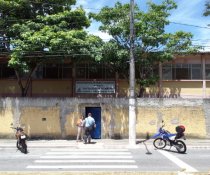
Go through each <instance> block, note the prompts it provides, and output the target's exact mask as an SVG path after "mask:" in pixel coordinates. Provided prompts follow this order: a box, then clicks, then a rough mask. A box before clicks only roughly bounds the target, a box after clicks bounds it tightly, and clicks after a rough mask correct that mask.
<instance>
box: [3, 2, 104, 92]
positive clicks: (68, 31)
mask: <svg viewBox="0 0 210 175" xmlns="http://www.w3.org/2000/svg"><path fill="white" fill-rule="evenodd" d="M74 4H75V0H51V1H50V2H49V1H47V0H33V1H30V0H0V14H1V15H0V28H1V31H0V37H1V38H2V40H3V41H2V43H4V44H3V46H4V51H7V52H8V53H9V55H10V60H9V65H10V66H11V67H13V68H14V69H15V71H16V75H17V78H18V83H19V85H20V88H21V90H22V96H25V95H26V93H27V88H28V86H29V83H30V81H29V80H30V77H31V75H32V73H33V71H34V70H35V68H36V67H37V65H39V64H40V63H43V62H45V61H46V60H48V59H50V58H53V59H55V58H58V60H61V59H63V58H66V57H69V58H71V59H73V58H81V57H85V58H95V57H97V55H96V53H97V49H98V48H100V46H101V44H102V40H101V39H100V38H99V37H96V36H93V35H89V34H88V33H87V32H86V31H85V30H84V29H85V28H87V27H89V26H90V20H89V19H88V18H87V16H86V13H85V11H84V9H82V7H80V8H77V9H75V10H73V9H72V7H71V6H72V5H74ZM5 43H6V44H5ZM26 73H27V75H28V80H27V83H26V84H25V86H24V85H23V83H22V81H21V76H22V75H23V74H26Z"/></svg>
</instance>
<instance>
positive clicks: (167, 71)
mask: <svg viewBox="0 0 210 175" xmlns="http://www.w3.org/2000/svg"><path fill="white" fill-rule="evenodd" d="M162 74H163V80H172V65H171V64H165V65H163V69H162Z"/></svg>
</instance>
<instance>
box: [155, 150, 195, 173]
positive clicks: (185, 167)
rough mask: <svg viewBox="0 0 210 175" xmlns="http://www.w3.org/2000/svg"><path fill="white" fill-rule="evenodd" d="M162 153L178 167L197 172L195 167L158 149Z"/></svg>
mask: <svg viewBox="0 0 210 175" xmlns="http://www.w3.org/2000/svg"><path fill="white" fill-rule="evenodd" d="M158 152H160V153H161V154H162V155H164V156H165V157H166V158H168V159H169V160H170V161H172V162H174V163H175V164H176V165H178V166H179V167H180V168H182V169H185V171H186V172H198V170H196V169H195V168H193V167H191V166H190V165H188V164H186V163H185V162H183V161H182V160H180V159H178V158H177V157H175V156H174V155H172V154H170V153H168V152H166V151H163V150H158Z"/></svg>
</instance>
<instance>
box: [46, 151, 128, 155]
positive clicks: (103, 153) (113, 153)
mask: <svg viewBox="0 0 210 175" xmlns="http://www.w3.org/2000/svg"><path fill="white" fill-rule="evenodd" d="M46 154H48V155H62V154H64V155H69V154H70V155H130V154H131V153H130V152H103V151H102V152H90V151H88V152H71V151H69V152H47V153H46Z"/></svg>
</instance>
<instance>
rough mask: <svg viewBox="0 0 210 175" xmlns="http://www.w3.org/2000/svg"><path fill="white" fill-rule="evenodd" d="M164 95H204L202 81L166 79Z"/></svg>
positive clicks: (163, 86) (163, 88)
mask: <svg viewBox="0 0 210 175" xmlns="http://www.w3.org/2000/svg"><path fill="white" fill-rule="evenodd" d="M162 94H163V97H184V96H188V97H190V96H191V97H193V96H194V97H200V98H201V97H202V94H203V84H202V81H194V82H192V81H164V82H163V84H162Z"/></svg>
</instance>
